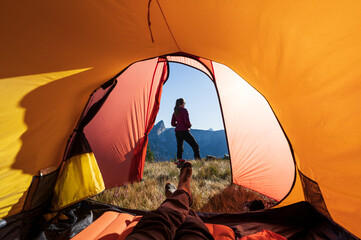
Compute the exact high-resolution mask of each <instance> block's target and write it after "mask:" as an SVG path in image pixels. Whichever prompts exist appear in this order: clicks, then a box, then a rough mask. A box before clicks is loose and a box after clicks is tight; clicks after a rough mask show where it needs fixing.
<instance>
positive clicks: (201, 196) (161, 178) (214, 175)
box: [94, 160, 276, 212]
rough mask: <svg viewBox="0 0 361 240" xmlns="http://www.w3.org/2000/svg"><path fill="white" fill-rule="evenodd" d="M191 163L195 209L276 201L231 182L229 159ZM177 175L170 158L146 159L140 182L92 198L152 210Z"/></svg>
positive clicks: (235, 209) (232, 207)
mask: <svg viewBox="0 0 361 240" xmlns="http://www.w3.org/2000/svg"><path fill="white" fill-rule="evenodd" d="M192 164H193V175H192V183H191V188H192V195H193V206H192V208H193V209H194V210H195V211H199V212H242V211H243V203H244V202H246V201H250V200H256V199H257V200H262V201H263V202H264V203H265V205H267V206H270V205H274V204H275V203H276V202H274V201H272V200H270V199H268V198H267V197H265V196H263V195H261V194H259V193H256V192H254V191H251V190H249V189H246V188H243V187H241V186H237V185H230V182H231V171H230V164H229V161H228V160H210V161H205V160H194V161H192ZM178 177H179V169H178V168H176V165H175V164H174V163H173V162H154V163H148V162H146V163H145V167H144V173H143V181H142V182H139V183H134V184H129V185H126V186H123V187H117V188H112V189H108V190H106V191H104V192H103V193H101V194H99V195H97V196H95V197H94V199H95V200H97V201H100V202H104V203H108V204H113V205H117V206H120V207H123V208H130V209H140V210H154V209H156V208H157V207H158V206H159V205H160V204H161V203H162V202H163V201H164V200H165V196H164V186H165V184H166V183H167V182H171V183H173V184H174V185H176V186H177V183H178Z"/></svg>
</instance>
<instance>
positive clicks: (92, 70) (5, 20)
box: [0, 0, 361, 239]
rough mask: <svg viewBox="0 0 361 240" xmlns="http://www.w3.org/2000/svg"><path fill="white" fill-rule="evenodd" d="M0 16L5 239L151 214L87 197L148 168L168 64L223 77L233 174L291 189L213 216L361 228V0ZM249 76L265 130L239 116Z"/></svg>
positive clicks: (265, 225)
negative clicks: (253, 207) (260, 205)
mask: <svg viewBox="0 0 361 240" xmlns="http://www.w3.org/2000/svg"><path fill="white" fill-rule="evenodd" d="M0 13H1V14H0V29H2V33H3V36H2V38H1V40H0V41H1V44H0V52H1V54H0V66H1V68H0V98H1V101H0V133H1V137H0V172H1V174H0V182H1V184H0V218H1V220H0V238H2V239H18V238H20V239H26V238H28V237H29V236H30V235H31V234H37V236H41V237H43V239H44V238H45V239H46V238H50V239H52V238H53V237H55V235H56V234H60V235H61V237H64V238H70V237H72V236H74V235H76V234H77V233H78V232H79V231H80V229H83V228H84V227H86V226H87V225H89V224H90V222H92V221H94V220H96V219H97V218H99V217H100V215H102V214H103V213H104V212H105V211H108V210H112V211H116V212H126V213H131V214H135V215H142V214H143V213H144V212H142V211H138V210H129V209H122V208H119V207H114V206H109V205H106V204H101V203H97V202H94V201H91V200H87V199H88V198H89V197H91V196H94V195H95V194H98V193H100V192H102V191H103V190H104V189H105V188H107V187H111V186H117V185H121V184H123V183H125V182H134V181H139V180H140V179H142V170H143V167H144V157H145V149H146V146H147V141H148V139H147V134H148V133H149V131H150V130H151V128H152V126H153V125H154V121H155V117H156V113H157V111H158V107H159V101H160V99H161V92H162V86H163V83H164V81H166V79H167V75H168V70H169V69H168V62H169V61H173V62H181V63H183V64H187V65H189V66H192V67H195V68H197V69H199V70H201V71H203V72H205V74H207V75H208V76H209V77H210V80H211V81H213V82H214V84H215V87H216V89H217V93H218V97H219V101H220V106H221V109H222V115H223V120H224V126H225V130H226V132H227V142H228V147H229V153H230V157H231V166H232V181H233V182H234V183H236V184H240V185H242V186H245V187H247V188H250V189H253V190H255V191H258V192H260V193H263V194H265V195H267V196H270V197H272V198H274V199H276V200H278V201H280V203H279V204H278V205H277V206H276V207H275V208H273V209H267V210H264V211H260V212H255V213H247V214H227V213H224V214H200V216H201V217H202V219H203V220H204V221H205V222H208V223H215V224H223V225H226V226H229V227H230V228H231V229H232V230H233V231H234V232H235V234H236V236H237V237H240V236H245V235H249V234H252V233H254V232H255V231H261V230H262V229H268V230H270V231H273V232H276V233H279V234H280V235H282V236H285V237H287V238H289V239H358V238H359V237H361V230H360V228H359V225H360V223H361V185H360V184H359V179H360V177H361V175H360V167H361V161H360V157H359V156H360V151H361V130H360V128H359V123H360V122H361V112H360V110H359V106H358V105H359V102H360V99H361V85H360V76H361V68H360V66H361V65H360V63H361V45H360V42H361V29H360V27H359V26H360V25H361V14H360V13H361V3H360V2H359V1H355V0H354V1H352V0H351V1H343V2H339V1H318V2H314V1H310V0H306V1H299V2H294V1H292V2H289V1H283V0H279V1H272V2H266V1H252V2H249V1H248V2H247V1H238V0H232V1H226V2H225V1H211V2H208V1H193V0H192V1H191V0H184V1H177V2H173V1H165V0H154V1H151V0H150V1H145V0H136V1H116V0H110V1H107V2H96V1H94V2H89V1H87V2H85V1H82V0H79V1H76V2H74V1H62V2H44V1H41V2H31V3H30V2H25V1H23V2H21V4H19V3H18V2H14V1H3V2H1V3H0ZM139 64H140V65H139ZM221 64H224V65H226V66H228V67H229V68H223V67H222V65H221ZM139 66H141V71H139V69H137V67H139ZM122 69H123V70H122ZM230 69H232V70H230ZM120 70H122V71H121V72H119V71H120ZM238 75H239V76H238ZM222 76H224V77H222ZM239 77H242V79H244V80H245V81H247V83H248V84H250V85H251V86H252V87H254V89H256V90H257V91H258V92H259V94H261V95H262V96H263V97H264V99H265V100H266V105H267V107H268V108H269V109H268V110H267V111H269V113H270V116H272V117H270V119H269V120H270V121H269V123H270V125H267V129H259V130H260V131H261V132H262V136H265V137H261V136H258V137H255V138H252V134H248V136H247V138H243V137H245V136H246V135H247V134H243V132H242V131H241V129H240V128H239V127H238V126H239V125H241V124H239V121H241V120H242V117H243V116H241V115H240V112H239V111H234V109H241V108H242V107H244V106H243V105H242V104H241V103H242V101H241V100H239V99H238V100H237V97H238V96H240V95H239V94H238V93H239V92H241V89H240V88H241V86H240V85H239V84H238V82H239V80H237V79H238V78H239ZM123 78H126V79H128V80H124V79H123ZM132 78H133V80H130V79H132ZM134 79H136V80H134ZM237 84H238V85H237ZM100 85H101V86H100ZM99 86H100V87H99ZM94 89H96V90H95V91H94ZM117 92H118V93H119V94H113V93H117ZM89 95H90V98H89ZM84 106H85V107H84ZM114 108H116V109H117V111H112V109H114ZM109 116H116V117H118V118H113V120H112V118H110V117H109ZM114 119H117V120H114ZM243 119H244V117H243ZM104 120H106V121H107V122H106V124H105V122H104ZM242 123H244V124H246V123H245V122H242ZM260 125H262V124H260ZM260 125H259V126H260ZM99 126H101V127H99ZM265 126H266V125H265ZM113 129H117V132H119V134H109V133H110V132H111V131H113ZM247 129H249V128H247ZM270 129H275V132H273V131H268V130H270ZM266 130H267V131H266ZM241 133H242V134H241ZM264 133H267V134H270V135H264ZM69 134H71V135H70V137H69ZM273 134H275V135H273ZM274 137H276V139H277V140H274ZM260 139H261V140H262V141H265V142H271V143H272V144H278V146H277V147H280V148H282V149H284V150H285V151H286V152H288V153H287V154H285V155H282V156H280V155H279V154H280V151H274V149H273V148H269V149H267V151H266V152H265V148H263V147H262V146H264V145H262V144H260V145H258V143H259V142H258V141H260ZM67 140H68V141H67ZM272 140H273V141H272ZM110 142H112V143H116V144H115V145H116V146H117V148H116V149H115V148H113V149H112V148H109V147H104V146H109V144H110ZM248 143H252V144H250V145H249V146H248V145H247V144H248ZM242 159H246V161H242ZM117 169H122V171H121V172H122V174H119V172H118V171H117ZM44 211H46V213H47V214H45V212H44ZM44 214H45V215H44ZM54 217H55V218H56V220H57V221H56V222H54V221H53V220H54ZM53 234H55V235H53ZM62 234H64V235H62ZM60 235H58V237H60ZM48 236H49V237H48Z"/></svg>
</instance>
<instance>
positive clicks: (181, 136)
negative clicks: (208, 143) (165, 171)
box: [175, 131, 201, 159]
mask: <svg viewBox="0 0 361 240" xmlns="http://www.w3.org/2000/svg"><path fill="white" fill-rule="evenodd" d="M175 137H176V138H177V158H178V159H182V155H183V140H184V141H186V142H187V143H188V144H189V145H190V146H191V147H192V149H193V153H194V159H200V158H201V156H200V155H199V146H198V143H197V142H196V140H195V139H194V137H193V136H192V134H191V133H190V132H189V131H176V132H175Z"/></svg>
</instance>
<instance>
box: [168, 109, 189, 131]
mask: <svg viewBox="0 0 361 240" xmlns="http://www.w3.org/2000/svg"><path fill="white" fill-rule="evenodd" d="M171 124H172V126H173V127H175V130H174V131H189V130H190V128H191V126H192V124H191V122H190V121H189V115H188V111H187V109H185V108H182V107H181V108H180V110H179V114H178V116H176V115H175V114H174V113H173V116H172V123H171Z"/></svg>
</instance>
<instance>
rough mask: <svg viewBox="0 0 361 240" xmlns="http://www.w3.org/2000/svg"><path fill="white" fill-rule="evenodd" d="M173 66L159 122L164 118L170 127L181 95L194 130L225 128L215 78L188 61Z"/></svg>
mask: <svg viewBox="0 0 361 240" xmlns="http://www.w3.org/2000/svg"><path fill="white" fill-rule="evenodd" d="M169 68H170V72H169V78H168V80H167V82H166V83H165V84H164V86H163V91H162V97H161V101H160V108H159V112H158V115H157V118H156V121H155V124H156V123H158V122H159V121H160V120H163V121H164V124H165V127H166V128H170V127H171V125H170V122H171V119H172V114H173V109H174V106H175V102H176V100H177V98H184V100H185V101H186V105H185V108H186V109H187V110H188V113H189V119H190V121H191V124H192V129H203V130H208V129H210V128H212V129H213V130H215V131H216V130H221V129H224V127H223V120H222V115H221V110H220V107H219V102H218V96H217V92H216V89H215V87H214V84H213V82H212V81H211V79H210V78H209V77H208V76H207V75H206V74H205V73H203V72H201V71H199V70H197V69H194V68H192V67H189V66H186V65H184V64H180V63H172V62H170V63H169Z"/></svg>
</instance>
